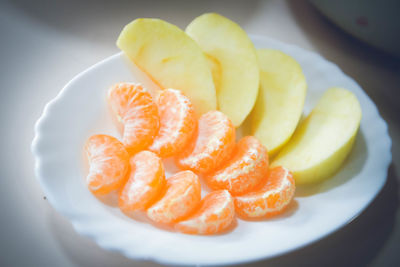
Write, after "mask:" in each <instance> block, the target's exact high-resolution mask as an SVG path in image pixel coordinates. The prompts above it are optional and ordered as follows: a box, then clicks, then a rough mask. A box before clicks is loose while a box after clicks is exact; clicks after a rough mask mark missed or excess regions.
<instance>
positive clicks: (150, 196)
mask: <svg viewBox="0 0 400 267" xmlns="http://www.w3.org/2000/svg"><path fill="white" fill-rule="evenodd" d="M130 166H131V173H130V177H129V179H128V182H127V183H126V184H125V186H124V188H123V189H122V191H121V193H120V195H119V203H118V204H119V207H120V209H121V210H122V211H124V212H129V211H134V210H144V209H146V208H147V207H148V206H149V205H151V204H152V203H153V202H154V201H155V198H156V197H157V196H158V195H159V194H160V192H161V190H162V188H163V186H164V184H165V174H164V165H163V163H162V161H161V159H160V158H159V157H158V156H157V155H156V154H154V153H153V152H150V151H141V152H139V153H137V154H136V155H135V156H133V157H132V158H131V159H130Z"/></svg>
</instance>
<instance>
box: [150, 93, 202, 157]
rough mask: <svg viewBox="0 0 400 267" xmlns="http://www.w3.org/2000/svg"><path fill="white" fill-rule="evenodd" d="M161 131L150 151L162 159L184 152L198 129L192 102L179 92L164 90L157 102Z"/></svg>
mask: <svg viewBox="0 0 400 267" xmlns="http://www.w3.org/2000/svg"><path fill="white" fill-rule="evenodd" d="M157 106H158V112H159V116H160V129H159V132H158V135H157V136H156V137H155V138H154V141H153V144H152V145H151V146H150V147H149V149H150V150H151V151H153V152H155V153H157V154H158V155H159V156H160V157H163V158H164V157H170V156H173V155H175V154H176V153H178V152H180V151H182V150H183V148H184V147H185V146H186V144H187V143H188V141H189V140H190V138H191V137H192V135H193V133H194V131H195V129H196V124H197V123H196V115H195V112H194V108H193V105H192V103H191V102H190V100H189V99H188V98H187V97H186V96H185V95H184V94H182V93H181V92H180V91H179V90H174V89H166V90H163V91H162V92H161V93H160V95H159V97H158V100H157Z"/></svg>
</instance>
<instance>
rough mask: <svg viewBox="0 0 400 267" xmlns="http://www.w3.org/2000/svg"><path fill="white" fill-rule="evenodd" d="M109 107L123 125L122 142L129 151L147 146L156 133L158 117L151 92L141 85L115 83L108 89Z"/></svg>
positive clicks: (132, 151) (136, 150)
mask: <svg viewBox="0 0 400 267" xmlns="http://www.w3.org/2000/svg"><path fill="white" fill-rule="evenodd" d="M108 101H109V103H110V106H111V109H112V110H113V111H114V113H115V114H116V116H117V119H118V121H119V122H121V123H122V125H123V127H124V131H123V142H124V144H125V146H126V147H127V149H128V151H129V152H130V153H136V152H138V151H140V150H143V149H145V148H147V147H148V146H149V145H150V144H151V143H152V141H153V139H154V137H155V136H156V135H157V132H158V127H159V118H158V110H157V105H156V104H155V103H154V102H153V98H152V96H151V94H150V93H149V92H148V91H147V90H146V89H145V88H143V87H142V86H141V85H135V84H130V83H117V84H115V85H114V86H112V87H111V88H110V90H109V91H108Z"/></svg>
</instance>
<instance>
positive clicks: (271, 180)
mask: <svg viewBox="0 0 400 267" xmlns="http://www.w3.org/2000/svg"><path fill="white" fill-rule="evenodd" d="M294 191H295V182H294V179H293V175H292V173H291V172H290V171H289V170H288V169H286V168H283V167H281V166H279V167H275V168H273V169H270V170H269V172H268V177H267V179H266V183H265V184H264V185H262V186H261V188H259V189H258V190H256V191H254V192H251V193H248V194H246V195H242V196H238V197H236V198H235V208H236V212H237V213H238V214H239V215H240V216H242V217H244V218H259V217H264V216H272V215H276V214H279V213H281V212H282V211H283V210H284V209H285V207H287V206H288V205H289V203H290V201H291V200H292V199H293V196H294Z"/></svg>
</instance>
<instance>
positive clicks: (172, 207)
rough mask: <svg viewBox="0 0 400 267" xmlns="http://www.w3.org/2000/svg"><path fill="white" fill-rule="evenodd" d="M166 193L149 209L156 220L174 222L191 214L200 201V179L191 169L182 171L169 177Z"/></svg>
mask: <svg viewBox="0 0 400 267" xmlns="http://www.w3.org/2000/svg"><path fill="white" fill-rule="evenodd" d="M164 190H165V193H164V194H163V195H162V196H161V197H160V199H158V201H157V202H156V203H155V204H153V205H152V206H151V207H150V208H149V209H148V210H147V216H148V217H149V218H150V219H151V220H152V221H154V222H157V223H162V224H171V223H174V222H176V221H178V220H180V219H182V218H183V217H185V216H187V215H189V214H190V213H191V212H192V211H193V210H194V209H195V208H196V207H197V206H198V204H199V203H200V199H201V187H200V180H199V177H197V175H196V174H194V173H193V172H191V171H181V172H178V173H176V174H174V175H173V176H171V177H169V178H167V182H166V186H165V189H164Z"/></svg>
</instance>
